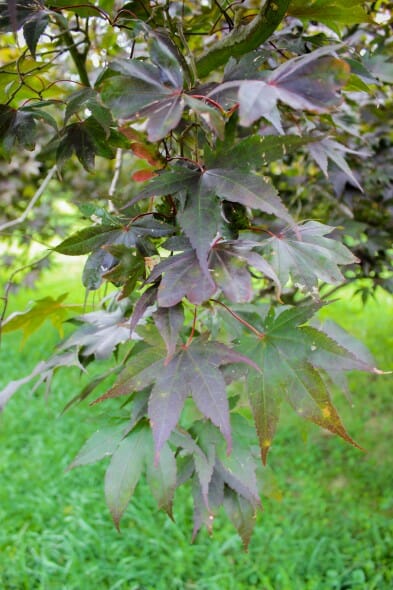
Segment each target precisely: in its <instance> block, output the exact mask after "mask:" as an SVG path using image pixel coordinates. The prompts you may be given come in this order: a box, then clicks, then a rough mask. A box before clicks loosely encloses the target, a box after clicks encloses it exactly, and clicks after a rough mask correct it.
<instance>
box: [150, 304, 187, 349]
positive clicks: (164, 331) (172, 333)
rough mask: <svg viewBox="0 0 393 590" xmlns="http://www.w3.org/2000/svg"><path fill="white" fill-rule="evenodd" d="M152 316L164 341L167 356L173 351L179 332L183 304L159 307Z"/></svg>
mask: <svg viewBox="0 0 393 590" xmlns="http://www.w3.org/2000/svg"><path fill="white" fill-rule="evenodd" d="M153 318H154V322H155V324H156V326H157V329H158V331H159V332H160V334H161V336H162V338H163V340H164V342H165V345H166V349H167V352H168V357H171V356H172V355H173V354H174V353H175V350H176V343H177V339H178V336H179V332H180V330H181V328H182V326H183V323H184V311H183V306H182V305H181V304H178V305H174V306H172V307H159V308H158V309H157V311H156V312H155V313H154V314H153Z"/></svg>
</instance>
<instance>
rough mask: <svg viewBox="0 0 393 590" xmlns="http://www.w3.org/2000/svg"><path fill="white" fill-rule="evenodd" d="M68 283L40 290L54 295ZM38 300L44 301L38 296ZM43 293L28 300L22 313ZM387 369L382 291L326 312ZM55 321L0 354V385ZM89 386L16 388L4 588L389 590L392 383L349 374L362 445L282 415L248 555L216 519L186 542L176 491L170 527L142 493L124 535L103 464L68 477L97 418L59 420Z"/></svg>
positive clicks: (8, 427)
mask: <svg viewBox="0 0 393 590" xmlns="http://www.w3.org/2000/svg"><path fill="white" fill-rule="evenodd" d="M63 276H66V278H63V279H62V278H61V277H60V276H59V277H57V279H56V280H54V279H51V280H52V282H51V283H50V282H49V280H47V281H46V291H45V294H47V293H48V288H49V290H50V293H51V294H58V293H61V292H62V291H64V290H67V289H66V288H64V286H65V285H66V283H67V280H68V278H67V273H66V275H63ZM41 292H43V291H41ZM30 296H32V297H35V298H38V297H39V296H41V295H40V294H37V293H33V294H26V293H23V294H20V295H18V296H17V297H16V299H15V304H16V303H19V304H20V303H21V302H24V303H26V301H27V300H28V299H29V297H30ZM324 315H325V316H326V315H328V316H329V317H333V318H334V319H336V320H337V321H338V322H339V323H341V324H342V325H344V326H345V327H346V328H347V329H349V330H350V331H351V332H352V333H353V334H355V335H356V336H358V337H359V338H360V339H361V340H363V341H364V342H366V343H367V345H368V346H369V347H370V349H371V350H372V352H373V353H374V355H375V357H376V359H377V363H378V366H380V367H381V368H384V369H391V368H393V367H392V361H393V358H392V356H393V355H392V350H393V336H392V334H393V302H392V299H391V298H389V297H388V296H386V295H383V294H380V295H379V297H378V299H377V301H370V302H369V303H368V304H367V306H366V307H365V308H363V307H362V304H361V302H360V300H359V298H350V297H349V296H348V298H347V300H346V301H344V302H338V303H334V304H332V305H331V306H329V307H328V308H326V309H325V310H324ZM57 338H58V337H57V335H56V332H55V331H54V329H53V328H52V327H51V326H50V325H49V324H48V325H46V324H45V325H44V327H43V328H42V329H41V330H40V331H39V332H38V333H37V334H35V335H34V336H32V337H31V338H30V339H29V340H28V342H27V344H26V346H25V347H24V348H23V349H22V350H21V349H20V342H21V337H20V334H18V333H15V334H12V335H5V336H4V339H3V343H2V348H1V351H0V367H1V373H0V374H1V378H0V385H2V386H4V385H5V384H6V383H7V382H8V381H9V380H10V379H15V378H19V377H21V376H23V375H24V374H26V373H27V371H28V369H29V368H30V367H32V366H34V364H35V363H36V362H37V361H38V360H39V359H40V357H41V355H44V356H45V355H46V354H48V352H49V351H50V347H51V345H52V344H53V343H54V342H56V340H57ZM80 388H81V380H80V376H79V374H78V372H77V371H74V370H72V371H69V372H68V373H64V372H63V374H61V373H60V374H59V375H58V376H56V378H55V380H54V384H53V391H52V394H51V395H50V397H49V398H48V399H46V398H45V395H44V393H45V392H43V391H38V392H37V393H36V394H35V395H34V397H31V396H30V394H29V389H28V388H25V389H24V390H21V391H20V392H19V393H18V394H17V395H16V396H15V398H14V399H12V400H11V401H10V403H9V405H8V406H7V408H6V410H5V411H4V412H3V414H2V415H1V416H0V443H1V448H2V452H1V459H0V482H1V485H0V522H1V527H0V588H1V590H38V589H39V590H60V589H63V590H79V589H81V588H83V590H90V589H94V590H101V589H102V590H107V589H108V590H115V589H116V590H117V589H118V590H172V589H173V590H183V589H184V590H193V589H195V590H242V589H249V590H252V589H258V590H346V589H354V590H361V589H364V590H385V589H386V590H388V589H390V588H392V587H393V526H392V522H393V519H392V516H393V499H392V494H391V490H392V484H393V460H392V454H391V419H392V403H391V399H392V395H391V393H392V391H393V377H392V376H389V375H387V376H382V377H376V376H370V375H354V376H352V377H351V390H352V396H353V405H354V407H351V405H350V404H349V403H348V402H347V400H346V399H345V398H344V397H343V396H341V397H338V399H337V403H338V405H339V407H340V409H341V413H342V415H343V418H344V422H345V423H346V425H347V427H348V430H349V432H350V433H351V435H352V436H353V437H354V438H355V439H356V440H357V441H358V442H359V443H360V444H361V445H362V446H363V447H365V448H366V449H367V452H366V453H363V452H361V451H358V450H356V449H355V448H353V447H351V446H349V445H347V444H345V443H344V442H342V441H341V440H338V439H336V438H335V437H333V436H330V435H328V434H326V433H325V432H324V431H321V430H318V429H317V428H316V427H313V426H312V425H310V426H309V425H305V423H303V422H301V421H300V420H299V419H297V418H296V417H295V416H293V414H291V411H290V410H289V409H288V411H287V412H286V413H285V415H284V417H283V420H282V423H281V428H280V430H279V434H278V436H277V441H276V444H275V445H274V447H273V449H272V451H271V455H270V465H271V468H270V469H271V476H270V477H271V482H270V483H271V491H270V494H269V496H270V497H268V498H265V499H264V502H263V503H264V508H265V510H264V513H263V514H260V515H259V516H258V518H257V524H256V530H255V533H254V536H253V538H252V541H251V544H250V548H249V551H248V553H246V552H244V551H243V549H242V544H241V541H240V539H239V537H238V536H237V534H236V533H235V530H234V529H233V528H232V526H231V525H230V524H229V523H228V521H227V520H226V519H225V518H224V517H221V516H219V517H218V518H217V521H216V523H215V533H214V536H213V537H212V538H210V537H209V536H208V534H207V533H206V532H202V533H201V534H200V535H199V536H198V538H197V539H196V541H195V543H194V544H193V545H190V537H191V530H192V506H191V503H190V499H189V496H188V492H187V490H184V491H182V492H181V493H178V495H177V498H176V503H175V517H176V524H175V523H173V522H172V521H171V520H169V518H168V517H167V516H166V515H165V514H162V513H158V512H157V511H156V509H155V505H154V501H153V500H152V499H151V498H150V495H149V493H148V492H147V488H145V487H144V485H143V484H142V485H141V486H139V488H138V489H137V492H136V495H135V497H134V499H133V502H132V503H131V505H130V506H129V508H128V509H127V512H126V514H125V517H124V519H123V522H122V530H121V533H120V534H119V533H117V531H116V530H115V528H114V527H113V524H112V522H111V519H110V516H109V512H108V510H107V508H106V506H105V503H104V498H103V473H104V468H105V464H97V465H94V466H91V467H85V468H81V469H75V470H73V471H70V472H65V469H66V467H67V465H68V464H69V463H70V461H71V460H72V458H73V457H74V456H75V454H76V453H77V451H78V450H79V448H80V446H81V445H82V444H83V442H84V440H85V439H86V438H87V437H88V436H89V434H90V433H92V432H93V431H94V430H96V429H97V427H98V426H99V424H100V422H101V420H102V416H101V414H100V413H101V412H102V411H103V409H102V408H100V407H94V408H89V406H88V404H87V403H86V404H83V405H80V406H78V407H74V408H73V409H71V410H70V411H69V412H67V413H65V414H64V415H61V410H62V408H63V407H64V405H65V403H66V402H67V401H68V400H69V399H70V398H71V397H72V396H73V395H75V394H76V393H77V392H78V391H79V390H80Z"/></svg>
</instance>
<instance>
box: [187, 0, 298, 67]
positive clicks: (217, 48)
mask: <svg viewBox="0 0 393 590" xmlns="http://www.w3.org/2000/svg"><path fill="white" fill-rule="evenodd" d="M288 5H289V0H267V1H266V2H265V3H264V5H263V6H262V7H261V8H260V10H259V13H258V14H257V16H256V17H255V18H254V19H253V20H252V21H251V22H250V23H249V24H247V25H240V26H238V27H235V28H234V29H233V30H232V32H231V33H229V34H228V35H226V36H225V37H223V38H222V39H220V40H219V41H216V42H215V44H214V45H213V46H212V47H210V48H209V49H208V50H207V51H205V53H204V54H203V55H201V57H200V58H199V59H198V60H197V62H196V67H197V72H198V76H199V78H204V77H205V76H207V75H208V74H209V73H210V72H211V71H212V70H214V69H216V68H218V67H220V66H222V65H224V64H225V63H226V62H227V61H228V59H229V58H230V57H241V56H242V55H244V54H245V53H248V52H250V51H252V50H253V49H257V47H259V46H260V45H262V43H264V41H266V39H268V38H269V37H270V35H271V34H272V33H273V31H275V29H276V28H277V27H278V25H279V24H280V22H281V21H282V19H283V18H284V16H285V13H286V11H287V9H288Z"/></svg>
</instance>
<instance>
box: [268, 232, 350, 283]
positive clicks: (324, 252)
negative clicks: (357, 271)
mask: <svg viewBox="0 0 393 590" xmlns="http://www.w3.org/2000/svg"><path fill="white" fill-rule="evenodd" d="M334 229H335V228H334V227H331V226H328V225H324V224H322V223H319V222H317V221H308V222H306V223H304V224H303V225H299V226H297V227H290V228H288V229H287V230H284V231H283V232H282V233H281V234H280V235H278V236H274V237H272V238H269V239H267V240H265V241H264V242H262V245H263V247H264V250H265V252H267V253H268V254H269V255H270V257H269V260H270V264H271V266H272V268H273V269H274V271H275V272H276V274H277V276H278V278H279V281H280V283H281V286H282V287H283V286H285V285H286V283H287V282H288V279H289V277H290V276H291V277H292V280H293V281H294V282H295V283H296V284H299V285H301V286H304V287H305V288H306V289H307V290H308V291H312V290H313V289H314V288H315V287H317V285H318V279H320V280H321V281H324V282H326V283H330V284H333V285H335V284H339V283H341V282H343V281H344V277H343V275H342V274H341V272H340V270H339V268H338V265H339V264H344V265H345V264H354V263H355V262H358V259H357V258H356V257H355V256H354V255H353V254H352V252H350V250H348V248H346V247H345V246H344V245H343V244H341V243H340V242H338V241H337V240H334V239H332V238H326V237H324V236H325V235H326V234H329V233H330V232H332V231H333V230H334Z"/></svg>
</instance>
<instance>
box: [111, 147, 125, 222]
mask: <svg viewBox="0 0 393 590" xmlns="http://www.w3.org/2000/svg"><path fill="white" fill-rule="evenodd" d="M122 164H123V150H122V149H121V148H117V150H116V160H115V171H114V174H113V178H112V182H111V185H110V187H109V191H108V197H109V199H108V206H109V211H111V212H112V213H117V209H116V207H115V205H114V203H113V201H112V197H114V195H115V193H116V188H117V185H118V182H119V178H120V172H121V167H122Z"/></svg>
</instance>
